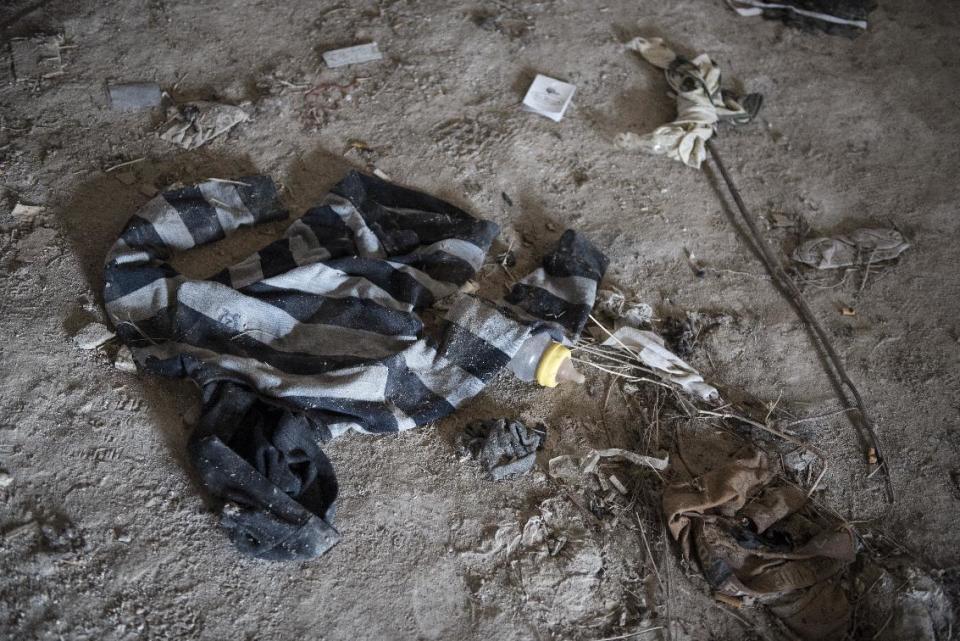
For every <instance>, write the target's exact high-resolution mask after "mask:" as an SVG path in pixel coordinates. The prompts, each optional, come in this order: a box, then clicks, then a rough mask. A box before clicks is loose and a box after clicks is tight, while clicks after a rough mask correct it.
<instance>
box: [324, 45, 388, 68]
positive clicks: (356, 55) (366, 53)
mask: <svg viewBox="0 0 960 641" xmlns="http://www.w3.org/2000/svg"><path fill="white" fill-rule="evenodd" d="M374 60H383V54H381V53H380V49H378V48H377V43H376V42H371V43H370V44H365V45H357V46H355V47H346V48H344V49H334V50H333V51H324V52H323V61H324V62H325V63H327V66H328V67H343V66H345V65H358V64H360V63H362V62H373V61H374Z"/></svg>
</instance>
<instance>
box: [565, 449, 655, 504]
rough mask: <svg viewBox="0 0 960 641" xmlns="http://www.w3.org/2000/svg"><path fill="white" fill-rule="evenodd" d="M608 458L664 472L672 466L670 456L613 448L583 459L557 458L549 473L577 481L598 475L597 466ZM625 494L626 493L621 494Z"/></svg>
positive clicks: (591, 452) (568, 456) (566, 479)
mask: <svg viewBox="0 0 960 641" xmlns="http://www.w3.org/2000/svg"><path fill="white" fill-rule="evenodd" d="M606 458H611V459H617V460H621V461H626V462H628V463H633V464H634V465H639V466H641V467H649V468H651V469H654V470H657V471H663V470H665V469H667V467H669V466H670V457H669V456H664V457H663V458H656V457H653V456H644V455H643V454H637V453H636V452H631V451H630V450H624V449H620V448H617V447H613V448H608V449H605V450H590V451H589V452H587V453H586V455H584V456H583V457H575V456H571V455H569V454H561V455H560V456H555V457H553V458H552V459H550V461H549V462H548V463H547V471H548V473H549V474H550V476H552V477H553V478H557V479H561V480H564V481H577V480H579V479H580V478H582V477H583V476H584V475H586V474H595V473H597V466H598V465H599V464H600V461H601V459H606ZM618 481H619V479H618ZM624 493H625V492H621V494H624Z"/></svg>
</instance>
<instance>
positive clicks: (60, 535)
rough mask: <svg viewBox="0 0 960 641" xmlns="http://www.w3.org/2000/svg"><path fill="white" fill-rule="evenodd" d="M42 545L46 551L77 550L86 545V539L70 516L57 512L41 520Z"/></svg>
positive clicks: (63, 551)
mask: <svg viewBox="0 0 960 641" xmlns="http://www.w3.org/2000/svg"><path fill="white" fill-rule="evenodd" d="M40 547H41V549H42V550H43V551H45V552H55V553H65V552H75V551H77V550H79V549H81V548H83V547H84V540H83V536H82V535H81V534H80V532H79V530H77V527H76V526H75V525H74V524H73V522H71V521H70V519H69V518H67V517H66V516H64V515H62V514H55V515H52V516H50V517H48V518H45V519H43V520H42V521H40Z"/></svg>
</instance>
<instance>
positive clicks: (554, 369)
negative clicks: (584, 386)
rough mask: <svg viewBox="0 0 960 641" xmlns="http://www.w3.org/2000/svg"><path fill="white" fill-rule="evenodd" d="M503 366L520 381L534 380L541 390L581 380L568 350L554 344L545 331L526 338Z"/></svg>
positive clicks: (581, 376)
mask: <svg viewBox="0 0 960 641" xmlns="http://www.w3.org/2000/svg"><path fill="white" fill-rule="evenodd" d="M507 367H509V368H510V370H511V371H512V372H513V373H514V374H515V375H516V376H517V378H519V379H520V380H522V381H530V382H533V381H536V382H537V383H539V384H540V385H543V386H544V387H556V386H557V385H558V384H559V383H562V382H564V381H573V382H575V383H583V381H584V379H583V375H582V374H580V372H578V371H577V368H576V367H574V365H573V361H572V360H571V358H570V350H569V349H568V348H566V347H565V346H563V345H562V344H561V343H558V342H556V341H554V340H553V339H552V338H550V335H549V334H548V333H546V332H541V333H539V334H534V335H533V336H531V337H530V338H528V339H527V340H526V342H524V344H523V345H521V346H520V349H519V350H518V351H517V353H516V355H514V357H513V359H512V360H511V361H510V362H509V363H508V364H507Z"/></svg>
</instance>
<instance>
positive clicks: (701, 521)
mask: <svg viewBox="0 0 960 641" xmlns="http://www.w3.org/2000/svg"><path fill="white" fill-rule="evenodd" d="M774 476H775V474H774V472H773V470H772V469H771V468H770V465H769V463H768V460H767V456H766V455H765V454H764V453H763V452H761V451H759V450H756V449H753V448H749V447H748V448H745V449H743V450H741V451H740V452H738V453H736V454H735V455H734V456H733V457H731V460H729V461H727V462H725V463H722V464H720V465H718V466H716V467H713V469H711V470H710V471H708V472H706V473H705V474H702V475H700V476H698V477H697V478H696V479H691V480H690V481H688V482H679V483H673V484H671V485H668V486H667V487H666V488H665V489H664V493H663V511H664V514H665V516H666V518H667V525H668V527H669V530H670V533H671V535H672V536H673V538H674V539H675V540H677V541H678V542H679V543H680V549H681V550H682V553H683V556H684V558H685V559H686V560H687V561H688V562H689V563H695V564H697V565H699V567H700V569H701V571H702V572H703V575H704V578H705V579H706V580H707V582H708V583H709V584H710V586H711V588H713V590H715V591H716V592H717V593H718V594H723V595H726V596H728V597H734V598H750V599H756V600H759V601H761V602H763V603H765V604H766V605H767V607H768V608H769V609H770V611H772V612H773V613H774V614H775V615H776V616H777V617H778V618H780V620H781V621H782V622H783V623H784V624H785V625H786V626H787V627H788V628H789V629H790V630H791V631H792V632H793V633H794V634H796V635H798V636H799V637H801V638H802V639H837V638H841V637H842V636H843V633H844V631H845V630H846V627H847V624H848V620H849V616H850V603H849V601H848V599H847V595H846V593H845V591H844V588H843V587H842V584H841V583H840V581H839V580H838V579H839V575H840V574H841V573H842V572H843V571H844V570H845V569H846V568H847V567H848V566H849V565H850V564H851V563H852V562H853V561H854V559H855V558H856V540H855V538H854V534H853V532H852V530H851V529H850V528H849V527H848V526H846V525H845V524H842V523H840V522H836V521H829V522H826V521H825V519H824V518H823V517H818V516H816V515H815V514H814V513H813V512H809V513H808V512H807V511H803V508H804V506H805V504H806V503H807V496H806V493H805V492H804V491H803V490H801V489H799V488H796V487H794V486H790V485H788V486H774V485H773V484H772V481H773V478H774Z"/></svg>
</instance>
